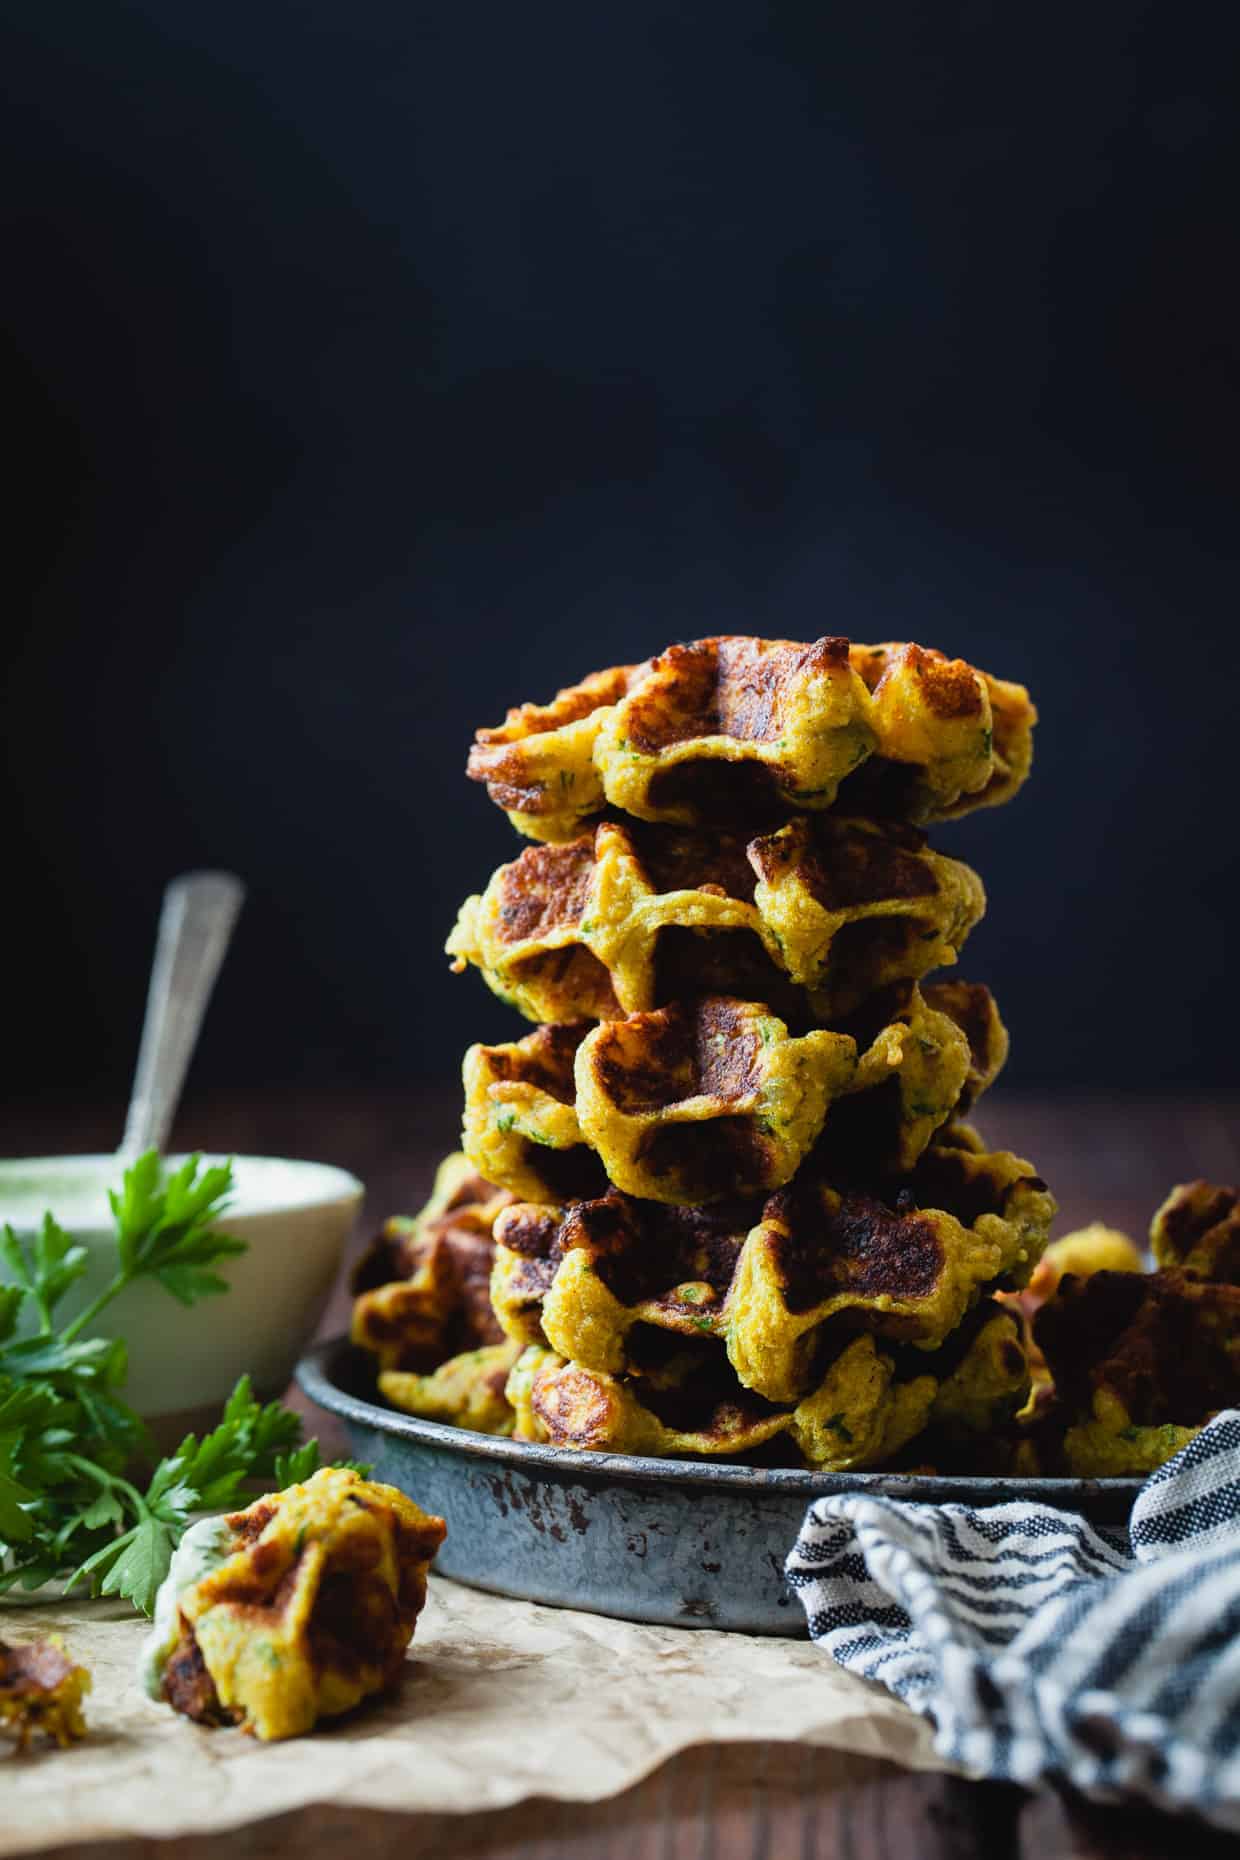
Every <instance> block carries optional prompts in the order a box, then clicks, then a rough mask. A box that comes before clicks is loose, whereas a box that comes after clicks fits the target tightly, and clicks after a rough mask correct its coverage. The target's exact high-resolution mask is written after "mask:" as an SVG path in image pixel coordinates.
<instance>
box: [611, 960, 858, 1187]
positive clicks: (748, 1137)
mask: <svg viewBox="0 0 1240 1860" xmlns="http://www.w3.org/2000/svg"><path fill="white" fill-rule="evenodd" d="M856 1050H857V1049H856V1047H855V1045H854V1043H853V1041H852V1040H851V1039H849V1038H848V1036H847V1035H845V1034H839V1033H829V1032H827V1031H826V1030H825V1029H822V1028H816V1029H815V1030H814V1031H813V1032H811V1033H807V1034H804V1035H802V1036H800V1037H794V1036H793V1035H791V1034H790V1033H789V1031H788V1028H787V1026H786V1025H785V1023H784V1022H783V1021H781V1020H778V1019H777V1018H776V1017H775V1016H774V1015H773V1014H770V1013H768V1011H767V1010H766V1008H765V1007H764V1006H763V1005H761V1004H759V1003H754V1002H748V1001H737V1000H733V999H731V998H730V997H729V996H726V995H707V996H704V997H703V998H702V999H700V1000H698V1001H691V1002H687V1003H683V1004H682V1003H677V1004H675V1005H674V1006H672V1007H667V1008H656V1009H655V1010H654V1011H653V1012H651V1013H649V1014H631V1015H630V1016H629V1017H628V1019H627V1020H613V1021H604V1022H603V1023H602V1024H601V1025H600V1026H598V1027H596V1028H595V1029H594V1031H593V1032H592V1033H590V1034H588V1035H587V1036H586V1038H585V1039H584V1040H583V1041H582V1043H581V1046H580V1047H579V1049H578V1052H577V1059H576V1068H575V1069H576V1079H577V1116H578V1118H579V1120H580V1123H581V1133H582V1135H583V1137H584V1138H585V1139H586V1141H587V1142H588V1143H589V1144H590V1145H591V1147H592V1148H593V1149H594V1150H595V1151H597V1153H598V1156H599V1158H600V1160H601V1161H602V1163H603V1166H604V1168H605V1169H606V1171H607V1176H608V1179H609V1181H611V1182H612V1183H614V1184H615V1186H616V1187H617V1188H619V1189H623V1190H624V1192H625V1193H626V1194H630V1195H642V1196H647V1197H649V1199H650V1200H652V1201H674V1202H682V1203H684V1202H695V1201H703V1202H705V1201H717V1200H719V1199H721V1198H722V1197H723V1196H731V1195H737V1194H741V1195H744V1194H752V1193H755V1192H757V1191H759V1190H761V1189H770V1188H778V1187H779V1186H780V1185H781V1184H782V1183H784V1182H787V1181H788V1180H789V1179H790V1177H791V1176H792V1175H793V1174H795V1172H796V1170H797V1168H798V1166H799V1164H800V1163H801V1161H802V1159H803V1158H804V1157H805V1156H806V1154H807V1153H808V1152H809V1150H810V1148H811V1146H812V1145H813V1143H814V1141H815V1139H816V1138H817V1136H818V1134H819V1132H820V1131H821V1129H822V1126H823V1122H824V1120H825V1118H826V1115H827V1110H828V1107H829V1105H830V1104H831V1101H832V1099H833V1098H836V1097H838V1096H840V1095H841V1094H842V1093H843V1092H845V1091H847V1090H848V1089H849V1088H850V1086H851V1084H852V1081H853V1077H854V1074H855V1072H856V1069H857V1068H856Z"/></svg>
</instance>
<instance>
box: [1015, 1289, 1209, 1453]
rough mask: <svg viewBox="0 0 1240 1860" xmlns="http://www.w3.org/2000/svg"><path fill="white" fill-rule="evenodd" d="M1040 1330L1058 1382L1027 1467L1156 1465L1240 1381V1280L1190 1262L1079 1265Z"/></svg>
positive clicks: (1036, 1329)
mask: <svg viewBox="0 0 1240 1860" xmlns="http://www.w3.org/2000/svg"><path fill="white" fill-rule="evenodd" d="M1033 1334H1034V1338H1035V1341H1036V1342H1037V1344H1038V1346H1039V1347H1040V1349H1041V1350H1042V1352H1043V1354H1044V1355H1045V1358H1046V1362H1047V1365H1048V1367H1049V1369H1050V1372H1051V1375H1052V1378H1053V1380H1054V1390H1055V1394H1054V1401H1053V1403H1052V1404H1051V1405H1050V1406H1048V1407H1047V1408H1046V1409H1045V1410H1043V1412H1042V1413H1041V1415H1040V1416H1039V1417H1038V1419H1037V1421H1036V1422H1035V1424H1034V1426H1033V1428H1032V1429H1031V1430H1030V1441H1031V1446H1032V1453H1031V1454H1030V1455H1027V1456H1026V1457H1025V1459H1024V1461H1023V1462H1022V1464H1023V1465H1024V1466H1025V1468H1026V1469H1027V1470H1028V1469H1029V1468H1030V1467H1031V1465H1032V1463H1033V1462H1034V1461H1036V1463H1037V1464H1038V1466H1039V1467H1040V1469H1042V1470H1045V1471H1047V1472H1052V1473H1054V1472H1060V1471H1067V1472H1070V1473H1076V1474H1080V1475H1082V1476H1085V1477H1092V1478H1104V1477H1107V1476H1113V1475H1120V1474H1143V1473H1146V1472H1150V1471H1152V1470H1153V1469H1154V1468H1155V1467H1156V1466H1160V1465H1162V1463H1163V1462H1164V1461H1165V1460H1167V1459H1170V1458H1171V1456H1172V1454H1174V1453H1177V1452H1178V1451H1179V1450H1180V1448H1181V1447H1182V1446H1184V1445H1186V1444H1187V1442H1188V1441H1189V1440H1191V1439H1192V1437H1193V1435H1194V1434H1195V1433H1197V1432H1198V1431H1199V1430H1200V1428H1201V1427H1202V1426H1204V1424H1205V1423H1206V1421H1208V1420H1209V1419H1210V1417H1211V1416H1212V1415H1214V1414H1216V1413H1217V1412H1218V1410H1219V1409H1220V1408H1224V1407H1228V1406H1230V1405H1231V1404H1232V1403H1233V1402H1234V1401H1235V1399H1236V1390H1237V1388H1238V1387H1240V1286H1233V1285H1216V1284H1209V1283H1206V1282H1204V1281H1202V1280H1199V1279H1193V1278H1190V1277H1188V1276H1187V1275H1186V1274H1185V1273H1183V1272H1178V1271H1162V1272H1153V1273H1133V1272H1095V1273H1093V1274H1092V1275H1091V1276H1090V1277H1089V1278H1085V1279H1078V1278H1074V1277H1072V1276H1071V1275H1068V1276H1065V1277H1064V1279H1063V1280H1062V1281H1061V1283H1060V1286H1059V1289H1058V1291H1057V1293H1056V1295H1055V1297H1054V1298H1053V1299H1051V1300H1050V1302H1049V1303H1047V1304H1045V1305H1043V1307H1042V1309H1041V1310H1040V1311H1039V1312H1038V1314H1037V1316H1036V1317H1035V1318H1034V1323H1033Z"/></svg>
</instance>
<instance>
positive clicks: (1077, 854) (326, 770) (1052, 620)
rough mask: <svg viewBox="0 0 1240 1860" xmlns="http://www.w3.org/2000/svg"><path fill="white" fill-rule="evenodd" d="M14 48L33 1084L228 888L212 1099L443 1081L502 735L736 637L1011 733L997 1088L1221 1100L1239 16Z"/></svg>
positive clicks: (114, 1042)
mask: <svg viewBox="0 0 1240 1860" xmlns="http://www.w3.org/2000/svg"><path fill="white" fill-rule="evenodd" d="M4 16H5V19H6V21H7V25H8V31H7V33H6V39H7V45H6V48H5V59H4V67H5V71H6V76H7V78H8V81H9V85H10V89H11V94H10V97H9V100H8V103H7V106H6V109H5V111H4V113H3V128H2V130H0V134H2V135H3V137H4V139H5V144H6V146H5V148H4V164H5V174H6V187H5V194H6V197H7V205H6V214H7V215H8V216H10V217H11V222H12V223H11V224H10V225H9V226H8V227H7V228H6V231H5V238H4V274H5V285H4V292H3V299H2V308H0V316H2V319H3V324H4V333H5V370H6V381H5V398H4V406H5V412H6V418H5V426H6V434H7V451H8V453H9V457H10V464H11V466H12V467H13V468H15V470H14V473H13V477H11V479H10V491H9V493H8V494H7V497H6V504H7V514H8V517H9V519H10V521H9V524H8V525H6V529H7V530H8V535H9V541H8V557H9V569H10V577H11V580H12V581H13V583H14V584H15V586H14V598H13V602H12V613H13V615H14V617H15V619H16V626H15V628H13V630H12V632H11V635H10V639H11V648H10V662H9V667H8V671H7V677H6V680H5V714H4V719H3V743H4V751H5V757H6V761H7V762H8V764H9V767H10V771H11V775H12V778H13V786H12V790H11V797H12V798H11V800H10V802H9V805H8V807H7V809H6V814H5V825H4V835H5V847H4V861H3V869H4V872H5V875H6V880H7V883H6V885H5V901H4V911H3V921H4V926H5V938H6V942H7V944H8V946H9V961H8V964H7V966H6V969H5V975H6V978H7V979H6V1004H5V1005H6V1012H5V1022H4V1047H3V1059H4V1065H3V1075H4V1089H5V1092H6V1093H7V1094H9V1095H10V1096H21V1095H24V1094H27V1093H29V1092H33V1091H44V1090H52V1089H60V1090H65V1091H72V1092H78V1093H86V1092H91V1093H95V1094H98V1093H115V1094H116V1095H117V1096H118V1098H119V1097H120V1095H121V1094H122V1093H123V1090H124V1087H125V1084H126V1082H127V1077H128V1072H129V1068H130V1065H131V1062H132V1057H133V1050H134V1046H135V1042H136V1034H137V1023H138V1019H139V1016H140V1011H141V1005H142V997H143V992H144V986H145V971H146V965H147V961H148V957H149V950H150V942H151V937H152V934H153V928H154V920H155V915H156V911H157V906H158V899H159V894H160V890H161V887H162V884H163V882H164V880H165V879H166V878H167V877H168V876H170V875H171V874H172V873H174V872H175V871H177V870H183V869H185V868H188V867H191V866H195V865H200V864H221V865H225V866H229V867H233V868H235V869H236V870H238V871H239V872H241V873H242V874H243V875H244V876H245V877H246V879H247V880H248V882H249V885H250V887H251V900H250V903H249V905H248V908H247V912H246V915H245V917H244V919H243V923H242V927H241V930H240V932H239V936H238V941H237V944H236V947H235V950H234V953H233V955H232V956H231V957H230V959H229V964H228V967H227V968H226V970H225V973H224V977H223V980H222V982H221V986H220V990H219V993H218V995H217V997H216V1002H215V1005H214V1007H213V1010H212V1015H211V1019H210V1023H209V1027H208V1031H207V1036H206V1039H205V1042H204V1046H203V1049H202V1052H201V1055H200V1059H199V1065H198V1072H197V1077H198V1080H199V1082H200V1083H202V1084H207V1085H217V1086H222V1087H229V1086H233V1085H246V1084H248V1085H262V1084H264V1083H266V1082H272V1083H274V1082H277V1081H285V1080H294V1079H301V1080H305V1081H309V1082H318V1081H322V1082H324V1083H328V1082H331V1081H334V1080H351V1079H358V1080H361V1079H378V1080H392V1081H401V1082H406V1081H407V1082H415V1081H419V1080H429V1079H431V1078H434V1077H438V1076H445V1075H447V1074H448V1073H450V1072H451V1071H453V1070H454V1069H455V1067H456V1064H457V1060H458V1056H459V1052H460V1049H461V1048H462V1047H463V1046H464V1045H465V1044H466V1042H467V1041H468V1040H470V1039H472V1038H479V1037H481V1038H486V1037H501V1036H502V1035H503V1034H504V1033H505V1032H506V1031H507V1030H509V1029H510V1027H511V1025H512V1022H511V1020H510V1017H509V1016H508V1014H507V1013H506V1011H505V1010H504V1009H502V1008H501V1007H500V1006H499V1004H498V1003H495V1002H493V1001H492V1000H491V998H490V997H489V996H488V995H487V994H486V992H485V991H484V989H483V988H482V985H481V983H480V982H479V981H478V980H477V978H476V977H470V978H467V979H462V980H459V981H455V982H454V981H452V980H451V978H450V977H449V976H448V975H447V973H446V970H445V967H444V965H443V962H442V958H441V957H440V954H439V951H440V948H441V945H442V940H443V937H444V935H445V933H446V931H447V929H448V927H449V925H450V923H451V919H452V915H453V912H454V909H455V906H456V904H457V902H458V901H459V899H460V898H461V897H462V896H463V895H464V894H465V893H466V892H467V891H468V890H471V889H477V888H481V885H482V884H483V883H484V882H485V879H486V877H487V875H488V874H489V872H490V870H491V868H492V866H493V865H494V864H496V863H497V862H498V861H499V860H500V859H501V858H503V857H508V856H511V855H512V854H513V853H514V852H515V851H516V850H517V846H516V842H515V841H514V840H513V838H512V837H511V835H510V833H509V831H508V829H507V827H506V824H505V822H504V821H503V819H502V817H501V816H500V815H499V814H498V813H497V812H496V811H495V810H494V809H493V808H491V806H490V804H489V803H488V802H487V800H486V799H485V797H484V795H483V794H482V792H481V791H480V790H477V789H475V788H473V787H472V786H470V785H467V784H466V782H465V781H464V779H463V773H462V771H463V762H464V754H465V748H466V744H467V741H468V737H469V734H470V732H471V731H472V729H473V728H474V727H475V726H476V725H478V724H481V723H487V722H493V721H497V720H498V718H499V716H500V715H501V713H502V711H503V709H504V708H505V706H506V705H507V704H509V703H512V702H516V701H519V700H522V699H525V698H531V697H544V696H546V695H548V694H549V693H550V692H551V690H552V689H553V688H554V687H555V686H556V685H557V684H560V683H564V682H567V681H569V680H572V679H575V678H576V677H577V676H579V675H580V674H582V673H584V672H585V671H586V670H588V669H590V668H592V667H595V666H598V665H605V664H608V663H610V662H613V661H615V660H616V659H619V658H634V657H640V656H643V655H645V654H646V653H648V652H650V651H652V650H654V649H657V648H658V647H659V646H661V645H663V644H664V643H666V642H667V641H668V640H671V639H676V638H691V637H693V636H695V635H701V634H705V633H710V632H717V631H724V630H730V631H751V632H765V633H770V634H777V635H782V636H789V637H795V638H812V637H814V636H816V635H818V634H821V633H824V632H845V633H849V634H851V635H853V636H854V637H857V638H861V639H867V638H879V639H884V638H893V637H894V638H902V637H912V638H916V639H920V640H922V641H925V642H927V643H931V644H937V645H941V646H943V647H944V648H946V649H948V650H949V651H952V652H958V653H962V654H964V655H966V656H969V657H972V658H975V659H976V660H978V661H979V662H980V663H982V664H983V665H985V666H986V667H987V668H988V669H990V670H992V671H994V672H996V673H998V674H1000V675H1003V676H1006V677H1010V678H1017V679H1021V680H1024V681H1025V682H1027V683H1028V684H1029V685H1030V687H1031V689H1032V690H1033V692H1034V695H1035V696H1036V698H1037V700H1038V701H1039V704H1040V706H1041V710H1042V718H1043V721H1042V725H1041V729H1040V732H1039V738H1038V763H1037V767H1036V769H1035V776H1034V779H1033V781H1032V783H1031V784H1030V786H1029V787H1028V788H1027V789H1026V790H1025V792H1024V793H1023V794H1022V795H1021V797H1020V798H1019V800H1018V801H1017V802H1016V803H1015V804H1014V805H1013V806H1011V807H1010V808H1007V809H1004V810H1001V811H997V812H992V813H987V814H981V815H978V816H976V817H975V818H973V819H971V820H968V821H965V822H963V823H961V824H960V825H958V826H954V827H951V828H948V829H944V830H943V832H942V833H941V836H940V843H941V844H943V846H944V848H945V849H946V850H948V851H952V852H956V853H959V854H960V855H962V856H963V857H966V858H968V859H970V860H971V861H973V862H974V863H975V864H977V865H978V866H979V868H980V869H981V871H982V873H983V875H984V877H985V878H986V881H987V885H988V889H989V891H990V895H991V908H990V914H989V917H988V919H987V921H986V923H985V924H984V925H983V926H982V928H981V929H980V930H979V931H978V932H976V933H975V936H974V938H973V941H972V943H971V945H970V949H969V952H968V957H967V961H966V965H965V972H966V973H968V974H971V975H975V976H979V977H982V978H985V979H987V980H989V981H991V982H992V984H993V985H994V987H995V989H996V991H997V993H998V994H999V997H1000V1001H1001V1005H1002V1007H1003V1010H1004V1013H1005V1017H1006V1018H1007V1020H1008V1022H1009V1024H1010V1025H1011V1027H1012V1029H1013V1033H1014V1052H1013V1059H1012V1063H1011V1069H1010V1076H1012V1077H1013V1078H1016V1079H1018V1080H1020V1081H1022V1082H1025V1083H1034V1082H1037V1083H1050V1082H1054V1083H1061V1084H1070V1085H1103V1086H1107V1085H1115V1086H1123V1087H1134V1086H1140V1085H1144V1084H1149V1085H1164V1086H1165V1085H1172V1084H1175V1085H1179V1084H1187V1083H1194V1082H1195V1083H1202V1084H1210V1085H1219V1084H1228V1083H1231V1082H1234V1079H1235V1068H1236V1057H1235V1055H1236V1048H1237V1035H1238V1033H1240V1017H1238V1015H1237V1010H1236V1003H1235V989H1234V987H1233V985H1232V983H1231V980H1230V977H1229V975H1228V971H1227V966H1226V960H1225V958H1226V943H1227V932H1228V928H1229V925H1230V921H1231V918H1232V915H1233V911H1234V908H1235V900H1236V886H1235V877H1236V872H1235V858H1234V826H1233V822H1234V793H1235V780H1236V778H1235V768H1236V761H1237V749H1238V743H1237V734H1238V733H1237V724H1236V709H1237V670H1238V666H1240V653H1238V652H1237V647H1236V644H1235V632H1234V625H1235V621H1234V616H1235V612H1236V598H1237V594H1238V592H1240V573H1238V572H1237V552H1236V507H1235V488H1236V475H1237V431H1238V428H1240V389H1238V378H1237V340H1238V339H1237V330H1238V328H1240V291H1238V289H1237V283H1236V260H1235V250H1234V242H1235V225H1236V198H1237V190H1236V184H1237V178H1238V165H1237V161H1236V153H1237V150H1236V130H1235V122H1236V113H1235V97H1236V80H1237V56H1236V53H1237V44H1238V37H1237V29H1236V27H1235V25H1234V24H1228V25H1224V24H1223V23H1221V22H1222V21H1223V19H1224V17H1225V16H1224V14H1223V13H1222V12H1221V11H1220V12H1219V13H1218V14H1217V16H1216V15H1215V13H1214V11H1213V10H1212V9H1205V8H1201V9H1197V8H1193V7H1191V6H1185V5H1180V4H1177V5H1171V4H1166V5H1155V6H1150V5H1140V4H1134V3H1133V0H1127V3H1126V4H1110V3H1109V0H1094V3H1093V4H1087V5H1080V4H1078V5H1076V6H1073V7H1070V8H1067V7H1065V8H1062V9H1056V8H1054V7H1051V8H1049V9H1048V8H1042V7H1028V6H1027V7H1015V8H1014V7H1009V6H1004V5H1000V4H995V5H993V6H991V5H985V4H974V5H947V6H932V5H910V4H901V3H892V4H887V3H883V0H879V3H878V4H875V5H861V6H844V5H835V4H825V3H823V4H809V3H808V0H807V3H804V4H799V5H761V4H730V3H728V0H711V3H710V4H698V5H687V4H674V3H673V0H665V3H664V4H646V3H645V0H625V3H624V4H619V5H607V4H600V5H589V4H585V5H583V4H581V0H571V3H566V4H561V3H560V0H553V3H547V0H530V3H529V4H525V5H516V4H511V0H473V3H470V0H450V3H449V4H441V5H437V6H418V5H413V4H409V3H408V0H401V3H400V4H382V3H380V0H360V3H358V4H351V5H344V4H341V0H329V3H324V0H298V3H297V4H293V3H292V0H261V3H260V4H254V0H246V3H245V4H240V3H238V0H212V4H210V5H207V4H203V3H201V0H177V3H176V4H174V5H168V4H164V3H163V0H136V3H133V4H128V5H118V4H114V3H113V0H82V3H77V4H75V3H74V0H59V3H58V4H56V5H52V6H48V5H46V4H44V0H17V3H16V4H9V5H8V6H6V7H5V9H4ZM1227 17H1229V18H1230V20H1231V21H1233V22H1234V21H1235V19H1236V17H1237V16H1236V14H1235V11H1234V9H1229V10H1228V15H1227ZM14 480H15V482H14Z"/></svg>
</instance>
